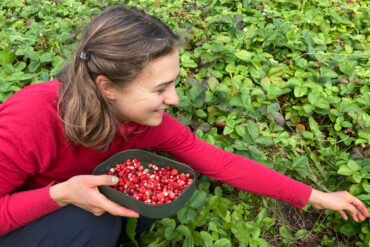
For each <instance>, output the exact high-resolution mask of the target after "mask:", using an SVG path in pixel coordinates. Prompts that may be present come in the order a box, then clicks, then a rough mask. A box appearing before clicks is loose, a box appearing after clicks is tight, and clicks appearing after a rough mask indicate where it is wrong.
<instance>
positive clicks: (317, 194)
mask: <svg viewBox="0 0 370 247" xmlns="http://www.w3.org/2000/svg"><path fill="white" fill-rule="evenodd" d="M323 195H324V192H322V191H319V190H315V189H312V192H311V195H310V198H309V199H308V203H309V204H310V205H312V206H314V207H315V208H317V209H323V208H324V206H323V205H322V202H323Z"/></svg>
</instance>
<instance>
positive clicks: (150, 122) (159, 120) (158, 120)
mask: <svg viewBox="0 0 370 247" xmlns="http://www.w3.org/2000/svg"><path fill="white" fill-rule="evenodd" d="M162 120H163V117H161V118H156V119H150V120H148V121H145V122H144V123H143V125H147V126H151V127H155V126H158V125H160V124H161V123H162Z"/></svg>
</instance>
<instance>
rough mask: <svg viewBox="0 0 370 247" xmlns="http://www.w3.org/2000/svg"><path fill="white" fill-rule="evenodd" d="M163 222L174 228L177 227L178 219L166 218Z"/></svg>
mask: <svg viewBox="0 0 370 247" xmlns="http://www.w3.org/2000/svg"><path fill="white" fill-rule="evenodd" d="M161 223H162V225H164V226H166V227H171V228H173V229H175V227H176V221H175V220H174V219H170V218H164V219H162V220H161Z"/></svg>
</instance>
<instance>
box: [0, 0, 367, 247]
mask: <svg viewBox="0 0 370 247" xmlns="http://www.w3.org/2000/svg"><path fill="white" fill-rule="evenodd" d="M113 4H128V5H133V6H139V7H141V8H143V9H145V10H146V11H147V12H149V13H151V14H154V15H156V16H158V17H159V18H160V19H162V20H163V21H164V22H165V23H167V24H168V25H169V26H170V27H171V28H172V29H173V30H175V31H177V32H179V33H181V34H182V35H183V36H184V40H186V42H185V44H184V46H183V48H182V49H181V53H180V59H181V76H180V78H179V80H178V82H177V84H178V86H177V91H178V93H179V95H180V99H181V102H180V104H179V105H178V106H177V107H173V108H171V112H170V113H171V114H172V115H173V116H175V117H177V118H178V119H179V120H180V121H181V122H182V123H183V124H185V125H187V126H189V128H191V129H192V130H193V131H194V132H195V133H196V134H197V135H198V136H199V137H200V138H202V139H203V140H205V141H207V142H209V143H211V144H213V145H216V146H218V147H220V148H223V149H225V150H228V151H231V152H234V153H237V154H240V155H243V156H245V157H248V158H251V159H253V160H256V161H258V162H260V163H262V164H264V165H266V166H268V167H271V168H273V169H275V170H277V171H279V172H281V173H284V174H286V175H288V176H290V177H292V178H295V179H297V180H300V181H303V182H305V183H307V184H310V185H312V186H313V187H315V188H318V189H321V190H324V191H338V190H349V191H350V192H351V193H352V194H353V195H356V196H357V197H358V198H360V199H361V200H362V201H363V202H364V203H365V204H366V205H367V207H368V209H370V184H369V179H370V162H369V161H370V149H369V142H370V116H369V106H370V90H369V89H370V88H369V81H370V79H369V78H370V49H369V48H370V36H369V34H370V8H369V2H367V1H360V0H356V1H355V0H346V1H342V0H339V1H338V0H333V1H322V0H312V1H305V0H303V1H300V0H276V1H270V0H243V1H230V0H199V1H190V0H173V1H158V0H157V1H154V0H153V1H150V0H133V1H118V0H85V1H77V0H76V1H75V0H56V1H44V2H43V3H42V4H41V3H40V1H35V0H25V1H20V0H3V1H2V2H1V4H0V24H1V29H0V65H1V67H0V74H1V76H0V102H3V101H4V100H6V99H7V98H8V97H9V96H10V95H11V94H13V93H14V92H16V91H17V90H19V89H20V88H22V87H24V86H26V85H29V84H32V83H38V82H41V81H46V80H49V79H52V78H53V76H55V74H56V73H57V72H58V70H59V69H60V68H61V67H62V66H63V64H64V63H65V59H68V57H69V56H70V55H71V52H72V51H73V48H74V47H75V45H76V41H77V40H78V38H79V35H80V32H81V30H82V29H83V26H84V25H85V24H86V23H87V22H88V21H89V20H90V19H91V18H92V17H93V16H95V15H96V14H98V13H99V12H100V11H101V10H103V9H104V8H105V7H106V6H109V5H113ZM134 226H135V222H134V221H131V222H130V224H129V227H128V228H127V231H128V233H129V235H130V236H133V231H132V229H133V227H134ZM369 228H370V224H369V220H367V221H365V222H362V223H355V222H353V221H352V220H349V221H344V220H342V219H341V218H340V216H339V215H338V214H336V213H333V212H329V211H327V212H324V211H317V210H315V209H313V208H310V207H306V208H305V209H304V210H303V211H297V210H295V209H294V208H292V207H291V206H289V205H287V204H285V203H282V202H278V201H275V200H273V199H268V198H262V197H259V196H256V195H253V194H250V193H247V192H244V191H239V190H237V189H235V188H232V187H230V186H227V185H225V184H222V183H219V182H217V181H213V180H211V179H209V178H207V177H204V176H203V177H201V182H200V184H199V190H198V191H197V192H196V193H195V194H194V196H193V198H192V199H191V200H190V201H189V202H188V203H187V205H186V206H185V207H184V208H183V209H181V210H180V211H179V212H178V214H177V215H175V216H173V217H171V218H166V219H162V220H158V221H157V222H156V224H155V225H154V226H153V227H152V228H151V229H150V231H149V232H148V233H146V234H145V235H144V237H143V241H144V242H146V243H148V244H149V246H220V247H221V246H288V245H291V246H369V243H370V232H369ZM133 244H135V242H134V243H133Z"/></svg>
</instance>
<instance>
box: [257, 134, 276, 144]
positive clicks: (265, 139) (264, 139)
mask: <svg viewBox="0 0 370 247" xmlns="http://www.w3.org/2000/svg"><path fill="white" fill-rule="evenodd" d="M255 142H256V143H258V144H262V145H265V146H270V145H272V144H274V141H273V140H272V138H270V137H267V136H259V137H257V139H256V140H255Z"/></svg>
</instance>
